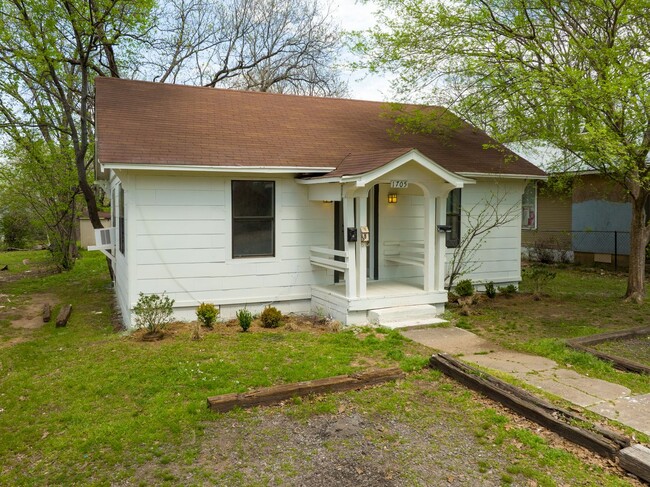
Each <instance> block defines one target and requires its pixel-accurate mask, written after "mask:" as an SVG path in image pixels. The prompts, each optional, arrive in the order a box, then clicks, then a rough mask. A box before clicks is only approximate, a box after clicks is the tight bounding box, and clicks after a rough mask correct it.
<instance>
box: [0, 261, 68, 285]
mask: <svg viewBox="0 0 650 487" xmlns="http://www.w3.org/2000/svg"><path fill="white" fill-rule="evenodd" d="M21 267H25V266H24V265H23V266H21ZM59 272H60V271H59V270H58V269H57V268H56V267H54V266H52V265H46V264H30V268H27V269H25V270H21V271H19V272H7V271H2V272H0V282H16V281H20V280H21V279H28V278H38V277H45V276H51V275H52V274H58V273H59Z"/></svg>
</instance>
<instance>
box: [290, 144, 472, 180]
mask: <svg viewBox="0 0 650 487" xmlns="http://www.w3.org/2000/svg"><path fill="white" fill-rule="evenodd" d="M409 162H415V163H417V164H418V165H420V166H421V167H423V168H424V169H426V170H428V171H429V172H431V173H432V174H434V175H435V176H438V177H439V178H440V179H442V180H443V181H445V182H446V183H449V184H451V185H452V186H453V187H455V188H462V187H463V186H464V185H465V184H473V183H475V182H476V181H475V180H473V179H469V178H466V177H463V176H461V175H458V174H456V173H453V172H451V171H449V170H448V169H445V168H444V167H442V166H440V165H439V164H436V163H435V162H434V161H432V160H431V159H429V158H428V157H426V156H425V155H424V154H422V153H421V152H420V151H418V150H417V149H413V148H410V147H401V148H396V149H392V150H383V151H370V152H356V153H349V154H347V155H346V157H345V158H344V159H343V161H341V163H340V164H339V166H338V167H337V168H336V169H334V170H333V171H330V172H329V173H327V174H323V175H319V176H305V177H303V178H302V179H298V182H300V183H302V184H326V183H356V186H358V187H360V186H365V185H367V184H370V183H372V182H373V181H375V180H377V179H380V178H382V177H383V176H385V175H386V174H387V173H389V172H391V171H393V170H395V169H398V168H399V167H401V166H403V165H404V164H407V163H409Z"/></svg>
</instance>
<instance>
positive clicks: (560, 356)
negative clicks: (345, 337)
mask: <svg viewBox="0 0 650 487" xmlns="http://www.w3.org/2000/svg"><path fill="white" fill-rule="evenodd" d="M553 270H554V271H555V272H557V277H556V278H555V279H554V280H553V281H551V282H550V284H549V285H548V286H546V288H545V289H544V292H545V293H546V294H545V295H544V296H543V297H542V299H541V300H539V301H535V300H534V299H533V297H532V295H531V294H529V293H530V291H531V290H532V287H531V283H530V282H528V281H527V280H526V279H524V281H523V282H522V283H521V291H522V293H521V294H518V295H516V296H514V297H512V298H506V297H503V296H498V297H497V299H495V300H488V299H486V300H485V301H484V302H483V303H481V304H480V305H478V306H477V307H476V309H475V313H474V314H473V315H471V316H459V315H456V316H455V317H454V318H453V320H452V321H453V323H454V324H455V325H456V326H459V327H461V328H464V329H467V330H470V331H472V332H474V333H477V334H479V335H481V336H483V337H485V338H488V339H490V340H492V341H494V342H495V343H498V344H500V345H502V346H504V347H506V348H511V349H514V350H519V351H525V352H529V353H533V354H536V355H541V356H544V357H548V358H550V359H553V360H555V361H557V362H558V363H559V364H560V365H563V366H566V365H568V366H571V367H573V368H574V369H575V370H576V371H577V372H579V373H583V374H589V375H590V376H592V377H597V378H600V379H603V380H607V381H611V382H616V383H619V384H621V385H624V386H626V387H628V388H630V389H631V390H632V391H633V392H635V393H648V392H650V381H649V380H648V378H647V377H644V376H640V375H638V374H633V373H625V372H620V371H617V370H616V369H614V368H613V367H612V366H611V365H610V364H609V363H607V362H604V361H601V360H599V359H596V358H595V357H593V356H592V355H589V354H586V353H582V352H576V351H574V350H571V349H570V348H568V347H567V346H566V345H565V340H566V339H569V338H574V337H581V336H587V335H594V334H597V333H603V332H607V331H614V330H622V329H627V328H634V327H638V326H641V325H643V324H646V323H647V321H648V316H650V298H649V299H646V301H645V302H644V303H643V304H640V305H639V304H636V303H628V302H624V301H623V299H622V296H623V295H624V293H625V287H626V277H625V276H624V275H622V274H613V273H606V272H600V271H598V270H594V269H581V268H571V267H567V268H554V269H553Z"/></svg>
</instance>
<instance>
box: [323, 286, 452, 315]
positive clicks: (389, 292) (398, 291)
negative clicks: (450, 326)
mask: <svg viewBox="0 0 650 487" xmlns="http://www.w3.org/2000/svg"><path fill="white" fill-rule="evenodd" d="M311 295H312V299H311V302H312V309H314V310H317V309H322V310H324V311H326V312H327V313H329V314H331V315H332V316H333V317H334V318H335V319H338V320H340V321H341V322H343V323H345V324H350V323H357V324H363V323H367V322H368V321H369V315H368V312H369V311H373V312H376V311H378V310H385V311H387V312H388V311H389V310H390V309H391V308H400V307H405V306H420V305H432V306H434V307H435V308H436V310H438V313H441V312H442V311H443V310H444V304H445V303H446V302H447V292H446V291H445V290H442V291H429V292H427V291H424V289H422V287H421V286H417V285H414V284H408V283H405V282H399V281H368V283H367V289H366V295H365V296H364V297H355V298H348V297H346V296H345V283H339V284H330V285H327V286H313V287H312V292H311Z"/></svg>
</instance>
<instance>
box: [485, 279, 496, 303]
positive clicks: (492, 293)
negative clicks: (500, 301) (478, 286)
mask: <svg viewBox="0 0 650 487" xmlns="http://www.w3.org/2000/svg"><path fill="white" fill-rule="evenodd" d="M485 295H486V296H487V297H488V298H490V299H494V298H496V296H497V288H496V287H495V286H494V282H492V281H490V282H488V283H486V284H485Z"/></svg>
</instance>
